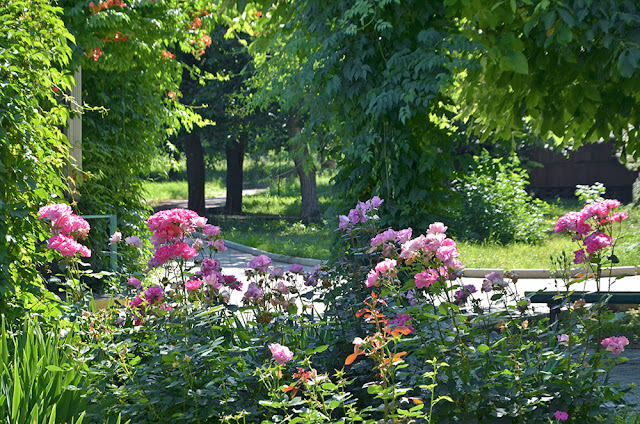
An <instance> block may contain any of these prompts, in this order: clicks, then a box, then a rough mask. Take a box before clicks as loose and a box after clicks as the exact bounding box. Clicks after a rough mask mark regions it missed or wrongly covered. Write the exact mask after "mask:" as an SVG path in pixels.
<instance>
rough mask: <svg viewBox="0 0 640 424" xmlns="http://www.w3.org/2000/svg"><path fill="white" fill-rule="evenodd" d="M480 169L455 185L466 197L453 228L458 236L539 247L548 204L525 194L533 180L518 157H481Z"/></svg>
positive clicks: (461, 194)
mask: <svg viewBox="0 0 640 424" xmlns="http://www.w3.org/2000/svg"><path fill="white" fill-rule="evenodd" d="M475 160H476V168H475V169H474V170H473V171H472V172H470V173H469V174H468V175H466V176H465V177H463V178H460V179H458V180H455V181H454V182H453V189H454V191H455V192H456V193H457V194H459V195H460V196H461V197H462V209H461V210H459V211H456V212H455V213H456V216H455V217H454V218H453V219H452V221H453V223H454V224H455V225H450V227H452V230H453V231H455V235H456V236H458V237H460V238H464V239H469V240H477V241H485V240H487V241H492V242H498V243H503V244H505V243H508V242H511V241H516V242H527V243H536V242H539V241H541V240H542V238H543V234H544V233H543V212H544V210H545V208H546V207H547V204H546V203H545V202H543V201H541V200H538V199H532V198H531V196H529V195H528V194H527V192H526V191H525V187H526V186H527V184H528V182H529V176H528V173H527V171H526V170H525V169H523V168H522V167H520V160H519V159H518V158H517V157H516V156H511V157H509V158H507V159H504V158H492V157H490V156H489V154H488V153H487V152H486V151H485V152H484V153H483V154H482V155H480V156H477V157H476V158H475Z"/></svg>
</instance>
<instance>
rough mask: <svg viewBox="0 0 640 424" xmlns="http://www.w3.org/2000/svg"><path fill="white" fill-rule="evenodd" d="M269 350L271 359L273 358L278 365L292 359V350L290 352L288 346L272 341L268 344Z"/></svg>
mask: <svg viewBox="0 0 640 424" xmlns="http://www.w3.org/2000/svg"><path fill="white" fill-rule="evenodd" d="M269 350H271V355H272V356H273V359H275V360H276V362H277V363H279V364H280V365H284V363H285V362H288V361H290V360H291V359H293V352H291V350H289V348H288V347H286V346H283V345H281V344H278V343H272V344H270V345H269Z"/></svg>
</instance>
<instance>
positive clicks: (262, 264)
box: [247, 255, 271, 272]
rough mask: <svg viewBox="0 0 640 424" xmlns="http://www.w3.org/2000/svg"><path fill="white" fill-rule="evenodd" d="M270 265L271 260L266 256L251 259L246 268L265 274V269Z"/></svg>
mask: <svg viewBox="0 0 640 424" xmlns="http://www.w3.org/2000/svg"><path fill="white" fill-rule="evenodd" d="M269 265H271V258H270V257H268V256H266V255H259V256H256V257H255V258H253V259H251V261H250V262H249V263H248V264H247V268H253V269H257V270H259V271H263V272H267V268H269Z"/></svg>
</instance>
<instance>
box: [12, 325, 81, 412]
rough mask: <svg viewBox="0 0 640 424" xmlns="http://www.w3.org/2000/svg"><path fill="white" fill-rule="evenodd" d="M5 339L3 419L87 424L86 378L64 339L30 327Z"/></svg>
mask: <svg viewBox="0 0 640 424" xmlns="http://www.w3.org/2000/svg"><path fill="white" fill-rule="evenodd" d="M0 326H1V328H2V335H1V339H0V362H1V364H2V365H1V366H0V417H5V419H6V420H7V423H11V424H57V423H60V424H63V423H68V424H72V423H75V424H81V423H82V420H83V417H84V412H83V411H84V407H85V405H86V401H85V400H84V399H83V398H82V393H83V392H82V389H79V387H81V386H82V382H83V379H84V378H85V372H84V371H83V370H82V369H81V364H79V363H77V362H75V361H74V360H73V359H71V356H70V354H71V351H72V348H71V347H70V346H68V345H66V344H65V342H64V339H60V337H59V335H58V334H56V333H51V332H44V331H43V330H42V329H40V327H39V326H38V324H37V323H34V322H31V321H27V322H26V323H25V324H24V325H23V326H21V327H20V328H17V329H13V330H14V331H7V330H8V329H7V325H6V323H5V320H4V318H3V319H2V323H1V325H0Z"/></svg>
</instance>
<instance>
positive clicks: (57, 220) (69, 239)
mask: <svg viewBox="0 0 640 424" xmlns="http://www.w3.org/2000/svg"><path fill="white" fill-rule="evenodd" d="M38 218H39V219H45V218H47V219H49V220H51V226H50V229H51V234H53V236H52V237H51V238H49V240H48V241H47V247H48V248H49V249H54V250H57V251H58V252H60V254H62V255H63V256H74V255H76V254H77V253H80V254H81V255H82V256H85V257H87V258H88V257H90V256H91V250H89V248H87V247H86V246H84V245H82V244H80V243H78V242H77V239H78V238H81V239H84V238H86V237H87V235H88V234H89V230H90V229H91V226H90V225H89V223H88V222H87V221H85V220H84V218H82V217H81V216H79V215H75V214H73V213H72V211H71V207H70V206H69V205H65V204H63V203H58V204H55V205H47V206H43V207H41V208H40V209H39V210H38Z"/></svg>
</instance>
